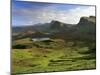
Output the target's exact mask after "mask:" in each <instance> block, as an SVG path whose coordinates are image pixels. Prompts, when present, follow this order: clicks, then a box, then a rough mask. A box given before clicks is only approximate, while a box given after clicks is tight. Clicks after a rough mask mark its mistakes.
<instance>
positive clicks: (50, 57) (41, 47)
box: [12, 39, 96, 74]
mask: <svg viewBox="0 0 100 75" xmlns="http://www.w3.org/2000/svg"><path fill="white" fill-rule="evenodd" d="M25 41H26V42H25ZM20 42H21V43H20ZM30 43H31V44H32V48H29V49H13V50H12V60H13V61H12V74H23V73H39V72H55V71H72V70H88V69H95V68H96V57H95V54H94V53H91V52H89V51H90V48H89V47H88V45H84V46H79V45H78V46H77V45H75V46H73V43H74V42H71V41H70V42H69V43H68V42H67V43H66V42H65V41H64V40H60V39H56V40H53V42H50V43H48V44H46V42H32V41H30V40H29V39H24V42H23V40H18V41H16V44H30ZM68 44H69V45H68ZM37 46H38V47H37ZM87 52H88V53H87Z"/></svg>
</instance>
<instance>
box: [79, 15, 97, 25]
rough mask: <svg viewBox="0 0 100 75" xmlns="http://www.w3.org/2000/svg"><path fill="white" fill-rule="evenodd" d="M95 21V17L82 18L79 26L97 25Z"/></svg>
mask: <svg viewBox="0 0 100 75" xmlns="http://www.w3.org/2000/svg"><path fill="white" fill-rule="evenodd" d="M95 21H96V17H95V16H89V17H81V18H80V21H79V23H78V25H91V24H95Z"/></svg>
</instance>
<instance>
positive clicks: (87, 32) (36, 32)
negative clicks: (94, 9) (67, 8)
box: [12, 16, 96, 41]
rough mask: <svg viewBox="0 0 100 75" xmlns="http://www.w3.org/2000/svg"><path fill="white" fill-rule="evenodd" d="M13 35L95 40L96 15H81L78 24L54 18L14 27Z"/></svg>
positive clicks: (14, 37) (14, 36) (18, 37)
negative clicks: (39, 22)
mask: <svg viewBox="0 0 100 75" xmlns="http://www.w3.org/2000/svg"><path fill="white" fill-rule="evenodd" d="M12 37H13V40H14V39H21V38H26V37H30V38H34V37H50V38H60V39H64V40H86V41H87V40H88V41H95V39H96V17H95V16H89V17H81V18H80V21H79V23H78V24H65V23H62V22H60V21H56V20H52V21H51V22H50V23H44V24H36V25H31V26H20V27H12Z"/></svg>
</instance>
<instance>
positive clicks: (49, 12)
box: [13, 5, 95, 25]
mask: <svg viewBox="0 0 100 75" xmlns="http://www.w3.org/2000/svg"><path fill="white" fill-rule="evenodd" d="M13 15H14V16H13V17H17V18H19V21H20V22H19V23H22V22H21V21H24V24H26V25H32V24H36V23H47V22H50V21H52V20H58V21H61V22H64V23H68V24H77V23H78V22H79V20H80V17H82V16H90V15H93V16H95V6H78V7H76V8H71V9H64V10H58V7H56V6H52V5H49V6H47V7H44V8H41V9H39V10H38V9H37V10H34V9H25V8H24V9H17V10H16V9H15V11H14V12H13ZM14 19H16V18H14Z"/></svg>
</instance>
